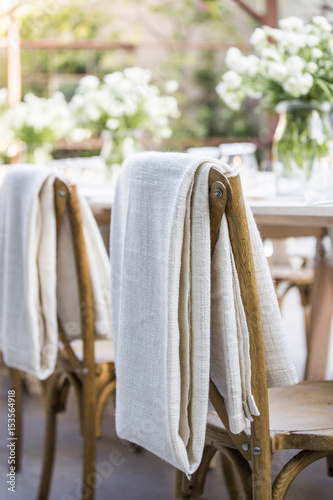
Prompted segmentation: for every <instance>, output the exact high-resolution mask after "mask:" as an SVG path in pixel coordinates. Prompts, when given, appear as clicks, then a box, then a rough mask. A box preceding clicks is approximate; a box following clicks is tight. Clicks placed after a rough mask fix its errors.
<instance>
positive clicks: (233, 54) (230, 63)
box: [225, 47, 242, 70]
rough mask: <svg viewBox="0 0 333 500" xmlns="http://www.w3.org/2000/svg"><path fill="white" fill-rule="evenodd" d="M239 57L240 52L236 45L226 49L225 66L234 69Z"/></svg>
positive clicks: (240, 55)
mask: <svg viewBox="0 0 333 500" xmlns="http://www.w3.org/2000/svg"><path fill="white" fill-rule="evenodd" d="M241 57H242V53H241V51H240V50H239V49H238V48H237V47H231V48H230V49H228V50H227V53H226V56H225V63H226V65H227V67H228V68H230V69H233V70H236V69H237V66H238V63H239V60H240V58H241Z"/></svg>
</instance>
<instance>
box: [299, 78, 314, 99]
mask: <svg viewBox="0 0 333 500" xmlns="http://www.w3.org/2000/svg"><path fill="white" fill-rule="evenodd" d="M300 81H301V87H300V93H301V94H302V95H306V94H307V93H308V92H309V90H310V89H311V87H312V85H313V82H314V80H313V76H312V75H310V73H304V75H302V76H301V79H300Z"/></svg>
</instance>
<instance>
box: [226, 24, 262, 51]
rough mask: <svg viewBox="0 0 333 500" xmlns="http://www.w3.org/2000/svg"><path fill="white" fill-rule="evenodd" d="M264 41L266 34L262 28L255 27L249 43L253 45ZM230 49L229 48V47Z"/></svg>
mask: <svg viewBox="0 0 333 500" xmlns="http://www.w3.org/2000/svg"><path fill="white" fill-rule="evenodd" d="M264 41H266V34H265V32H264V30H263V29H262V28H256V29H255V30H254V32H253V33H252V35H251V37H250V43H251V44H252V45H254V46H257V45H260V44H262V42H264ZM229 50H230V49H229Z"/></svg>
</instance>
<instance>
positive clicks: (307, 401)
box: [206, 381, 333, 452]
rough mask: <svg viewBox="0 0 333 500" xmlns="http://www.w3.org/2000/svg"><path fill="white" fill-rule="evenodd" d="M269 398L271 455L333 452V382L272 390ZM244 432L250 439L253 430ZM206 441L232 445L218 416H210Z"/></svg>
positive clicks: (211, 414) (306, 383) (302, 384)
mask: <svg viewBox="0 0 333 500" xmlns="http://www.w3.org/2000/svg"><path fill="white" fill-rule="evenodd" d="M268 395H269V414H270V431H271V441H272V452H276V451H278V450H281V449H287V448H289V449H307V450H326V449H331V448H332V446H333V382H331V381H318V382H301V383H299V384H296V385H293V386H290V387H279V388H274V389H269V391H268ZM245 432H246V434H248V435H249V436H250V428H248V429H247V431H245ZM206 441H207V442H208V443H209V441H214V443H220V444H221V445H222V446H230V443H232V440H231V438H230V437H229V436H228V433H227V431H226V429H225V428H224V427H223V424H222V423H221V421H220V419H219V417H218V416H217V414H216V413H215V412H209V414H208V425H207V437H206ZM232 447H233V448H235V446H232Z"/></svg>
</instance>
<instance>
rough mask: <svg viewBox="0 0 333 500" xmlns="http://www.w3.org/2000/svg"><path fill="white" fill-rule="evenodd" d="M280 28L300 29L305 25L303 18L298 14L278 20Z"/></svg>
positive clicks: (286, 29)
mask: <svg viewBox="0 0 333 500" xmlns="http://www.w3.org/2000/svg"><path fill="white" fill-rule="evenodd" d="M278 25H279V28H280V29H282V30H284V31H298V30H301V29H302V28H303V27H304V22H303V21H302V19H300V18H299V17H296V16H289V17H285V18H284V19H280V21H279V22H278Z"/></svg>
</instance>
